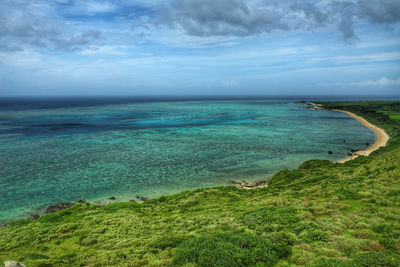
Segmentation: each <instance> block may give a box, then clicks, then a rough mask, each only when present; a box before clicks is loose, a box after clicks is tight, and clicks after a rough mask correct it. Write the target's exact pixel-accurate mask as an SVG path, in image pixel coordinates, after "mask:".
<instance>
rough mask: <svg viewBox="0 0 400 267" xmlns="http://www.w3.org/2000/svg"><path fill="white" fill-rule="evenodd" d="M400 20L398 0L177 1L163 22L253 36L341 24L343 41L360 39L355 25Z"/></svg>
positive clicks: (202, 32) (195, 31) (163, 13)
mask: <svg viewBox="0 0 400 267" xmlns="http://www.w3.org/2000/svg"><path fill="white" fill-rule="evenodd" d="M362 21H367V22H369V23H379V24H393V23H397V22H399V21H400V1H398V0H381V1H369V0H356V1H355V0H341V1H339V0H325V1H311V0H305V1H295V0H287V1H276V0H269V1H267V0H218V1H213V0H196V1H192V0H173V1H172V3H171V4H169V5H165V6H164V7H163V8H162V9H161V10H160V15H159V19H158V22H159V23H161V24H165V25H168V26H169V27H171V28H176V29H181V30H182V31H183V32H184V33H185V34H187V35H192V36H202V37H208V36H254V35H259V34H265V33H270V32H273V31H295V30H299V29H302V30H305V29H307V30H314V29H316V28H321V27H330V26H331V25H336V27H337V29H338V30H339V31H340V33H341V36H342V38H343V39H344V40H357V39H358V37H357V35H356V33H355V30H354V24H356V23H361V22H362Z"/></svg>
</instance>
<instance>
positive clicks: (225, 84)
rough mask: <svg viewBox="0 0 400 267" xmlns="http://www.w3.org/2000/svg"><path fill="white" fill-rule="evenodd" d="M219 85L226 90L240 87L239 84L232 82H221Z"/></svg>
mask: <svg viewBox="0 0 400 267" xmlns="http://www.w3.org/2000/svg"><path fill="white" fill-rule="evenodd" d="M221 85H222V86H223V87H227V88H237V87H240V84H239V83H238V82H237V81H233V80H227V81H221Z"/></svg>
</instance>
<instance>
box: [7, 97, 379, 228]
mask: <svg viewBox="0 0 400 267" xmlns="http://www.w3.org/2000/svg"><path fill="white" fill-rule="evenodd" d="M375 138H376V136H375V133H374V132H373V131H371V130H370V129H368V128H365V127H364V126H362V125H361V123H360V122H358V121H357V120H354V119H352V118H350V117H349V116H347V115H346V114H343V113H339V112H333V111H327V110H315V109H309V108H307V106H306V105H305V104H301V103H297V101H296V99H283V100H280V99H258V100H257V99H251V98H248V99H235V98H232V99H215V98H214V99H206V98H203V99H183V98H162V99H161V98H159V99H152V98H141V99H138V98H136V99H135V98H98V99H94V98H93V99H92V98H81V99H77V98H71V99H3V100H1V101H0V166H1V168H0V203H1V205H0V222H6V221H10V220H13V219H16V218H21V217H26V216H28V215H29V214H30V213H38V212H40V211H42V210H43V209H44V208H45V207H46V206H48V205H51V204H55V203H58V202H68V201H77V200H80V199H85V200H86V201H88V202H92V203H107V202H110V201H111V200H109V198H110V197H112V196H113V197H115V198H116V200H115V201H127V200H136V201H138V200H139V198H138V197H146V198H152V197H158V196H161V195H168V194H173V193H177V192H181V191H183V190H192V189H197V188H204V187H214V186H221V185H229V184H230V181H233V180H246V181H259V180H266V179H269V178H270V177H271V176H272V175H273V174H274V173H276V172H277V171H279V170H281V169H293V168H297V167H298V166H299V165H300V164H301V163H302V162H303V161H306V160H310V159H325V160H330V161H337V160H339V159H342V158H345V157H346V156H347V153H348V151H349V150H351V149H364V148H366V147H367V145H366V144H367V143H370V144H372V143H373V142H374V140H375ZM328 151H332V152H333V153H332V154H328Z"/></svg>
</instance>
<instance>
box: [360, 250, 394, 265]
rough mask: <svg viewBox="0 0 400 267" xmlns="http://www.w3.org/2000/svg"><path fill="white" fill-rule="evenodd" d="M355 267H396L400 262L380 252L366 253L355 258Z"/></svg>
mask: <svg viewBox="0 0 400 267" xmlns="http://www.w3.org/2000/svg"><path fill="white" fill-rule="evenodd" d="M354 263H355V264H356V265H357V266H360V267H361V266H362V267H370V266H371V267H372V266H387V267H398V266H400V261H399V259H398V258H394V257H392V256H390V255H387V254H384V253H382V252H374V251H371V252H366V253H362V254H360V255H359V256H357V257H356V258H355V260H354Z"/></svg>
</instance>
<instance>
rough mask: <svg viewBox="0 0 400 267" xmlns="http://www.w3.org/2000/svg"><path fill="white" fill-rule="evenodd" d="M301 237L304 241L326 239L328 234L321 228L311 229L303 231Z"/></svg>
mask: <svg viewBox="0 0 400 267" xmlns="http://www.w3.org/2000/svg"><path fill="white" fill-rule="evenodd" d="M301 238H302V239H303V240H304V241H305V242H313V241H328V234H327V233H325V232H324V231H321V230H313V231H309V232H305V233H304V234H302V235H301Z"/></svg>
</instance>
